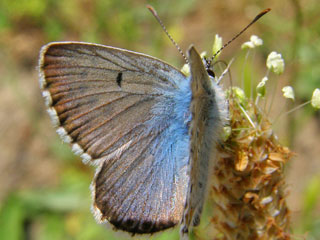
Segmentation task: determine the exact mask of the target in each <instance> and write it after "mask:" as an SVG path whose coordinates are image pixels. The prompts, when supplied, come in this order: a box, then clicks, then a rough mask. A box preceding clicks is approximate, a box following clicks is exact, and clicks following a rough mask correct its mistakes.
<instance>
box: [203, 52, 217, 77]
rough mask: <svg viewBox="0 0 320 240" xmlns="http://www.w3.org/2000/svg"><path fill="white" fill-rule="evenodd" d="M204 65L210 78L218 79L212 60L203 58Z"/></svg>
mask: <svg viewBox="0 0 320 240" xmlns="http://www.w3.org/2000/svg"><path fill="white" fill-rule="evenodd" d="M203 65H204V66H205V69H206V71H207V73H208V75H209V77H210V78H212V79H214V78H215V77H216V75H215V73H214V70H213V64H212V60H211V59H208V58H206V57H204V58H203Z"/></svg>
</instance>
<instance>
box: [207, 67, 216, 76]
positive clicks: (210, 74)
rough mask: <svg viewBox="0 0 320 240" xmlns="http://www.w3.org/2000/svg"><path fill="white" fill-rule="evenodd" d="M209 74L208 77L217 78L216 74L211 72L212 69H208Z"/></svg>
mask: <svg viewBox="0 0 320 240" xmlns="http://www.w3.org/2000/svg"><path fill="white" fill-rule="evenodd" d="M207 73H208V75H209V76H210V77H212V78H215V76H216V75H215V74H214V72H213V71H212V70H211V69H209V68H208V69H207Z"/></svg>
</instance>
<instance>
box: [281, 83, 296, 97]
mask: <svg viewBox="0 0 320 240" xmlns="http://www.w3.org/2000/svg"><path fill="white" fill-rule="evenodd" d="M282 92H283V96H284V97H285V98H290V99H292V100H294V91H293V88H292V87H291V86H285V87H283V88H282Z"/></svg>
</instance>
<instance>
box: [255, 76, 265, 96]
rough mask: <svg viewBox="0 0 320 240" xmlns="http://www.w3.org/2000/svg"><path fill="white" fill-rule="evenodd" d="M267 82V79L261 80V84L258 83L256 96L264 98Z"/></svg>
mask: <svg viewBox="0 0 320 240" xmlns="http://www.w3.org/2000/svg"><path fill="white" fill-rule="evenodd" d="M267 81H268V77H264V78H262V80H261V82H259V83H258V85H257V88H256V91H257V94H258V96H260V97H264V95H265V94H266V82H267Z"/></svg>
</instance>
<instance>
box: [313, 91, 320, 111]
mask: <svg viewBox="0 0 320 240" xmlns="http://www.w3.org/2000/svg"><path fill="white" fill-rule="evenodd" d="M311 105H312V107H314V108H318V109H320V89H319V88H316V89H315V90H314V91H313V93H312V98H311Z"/></svg>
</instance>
